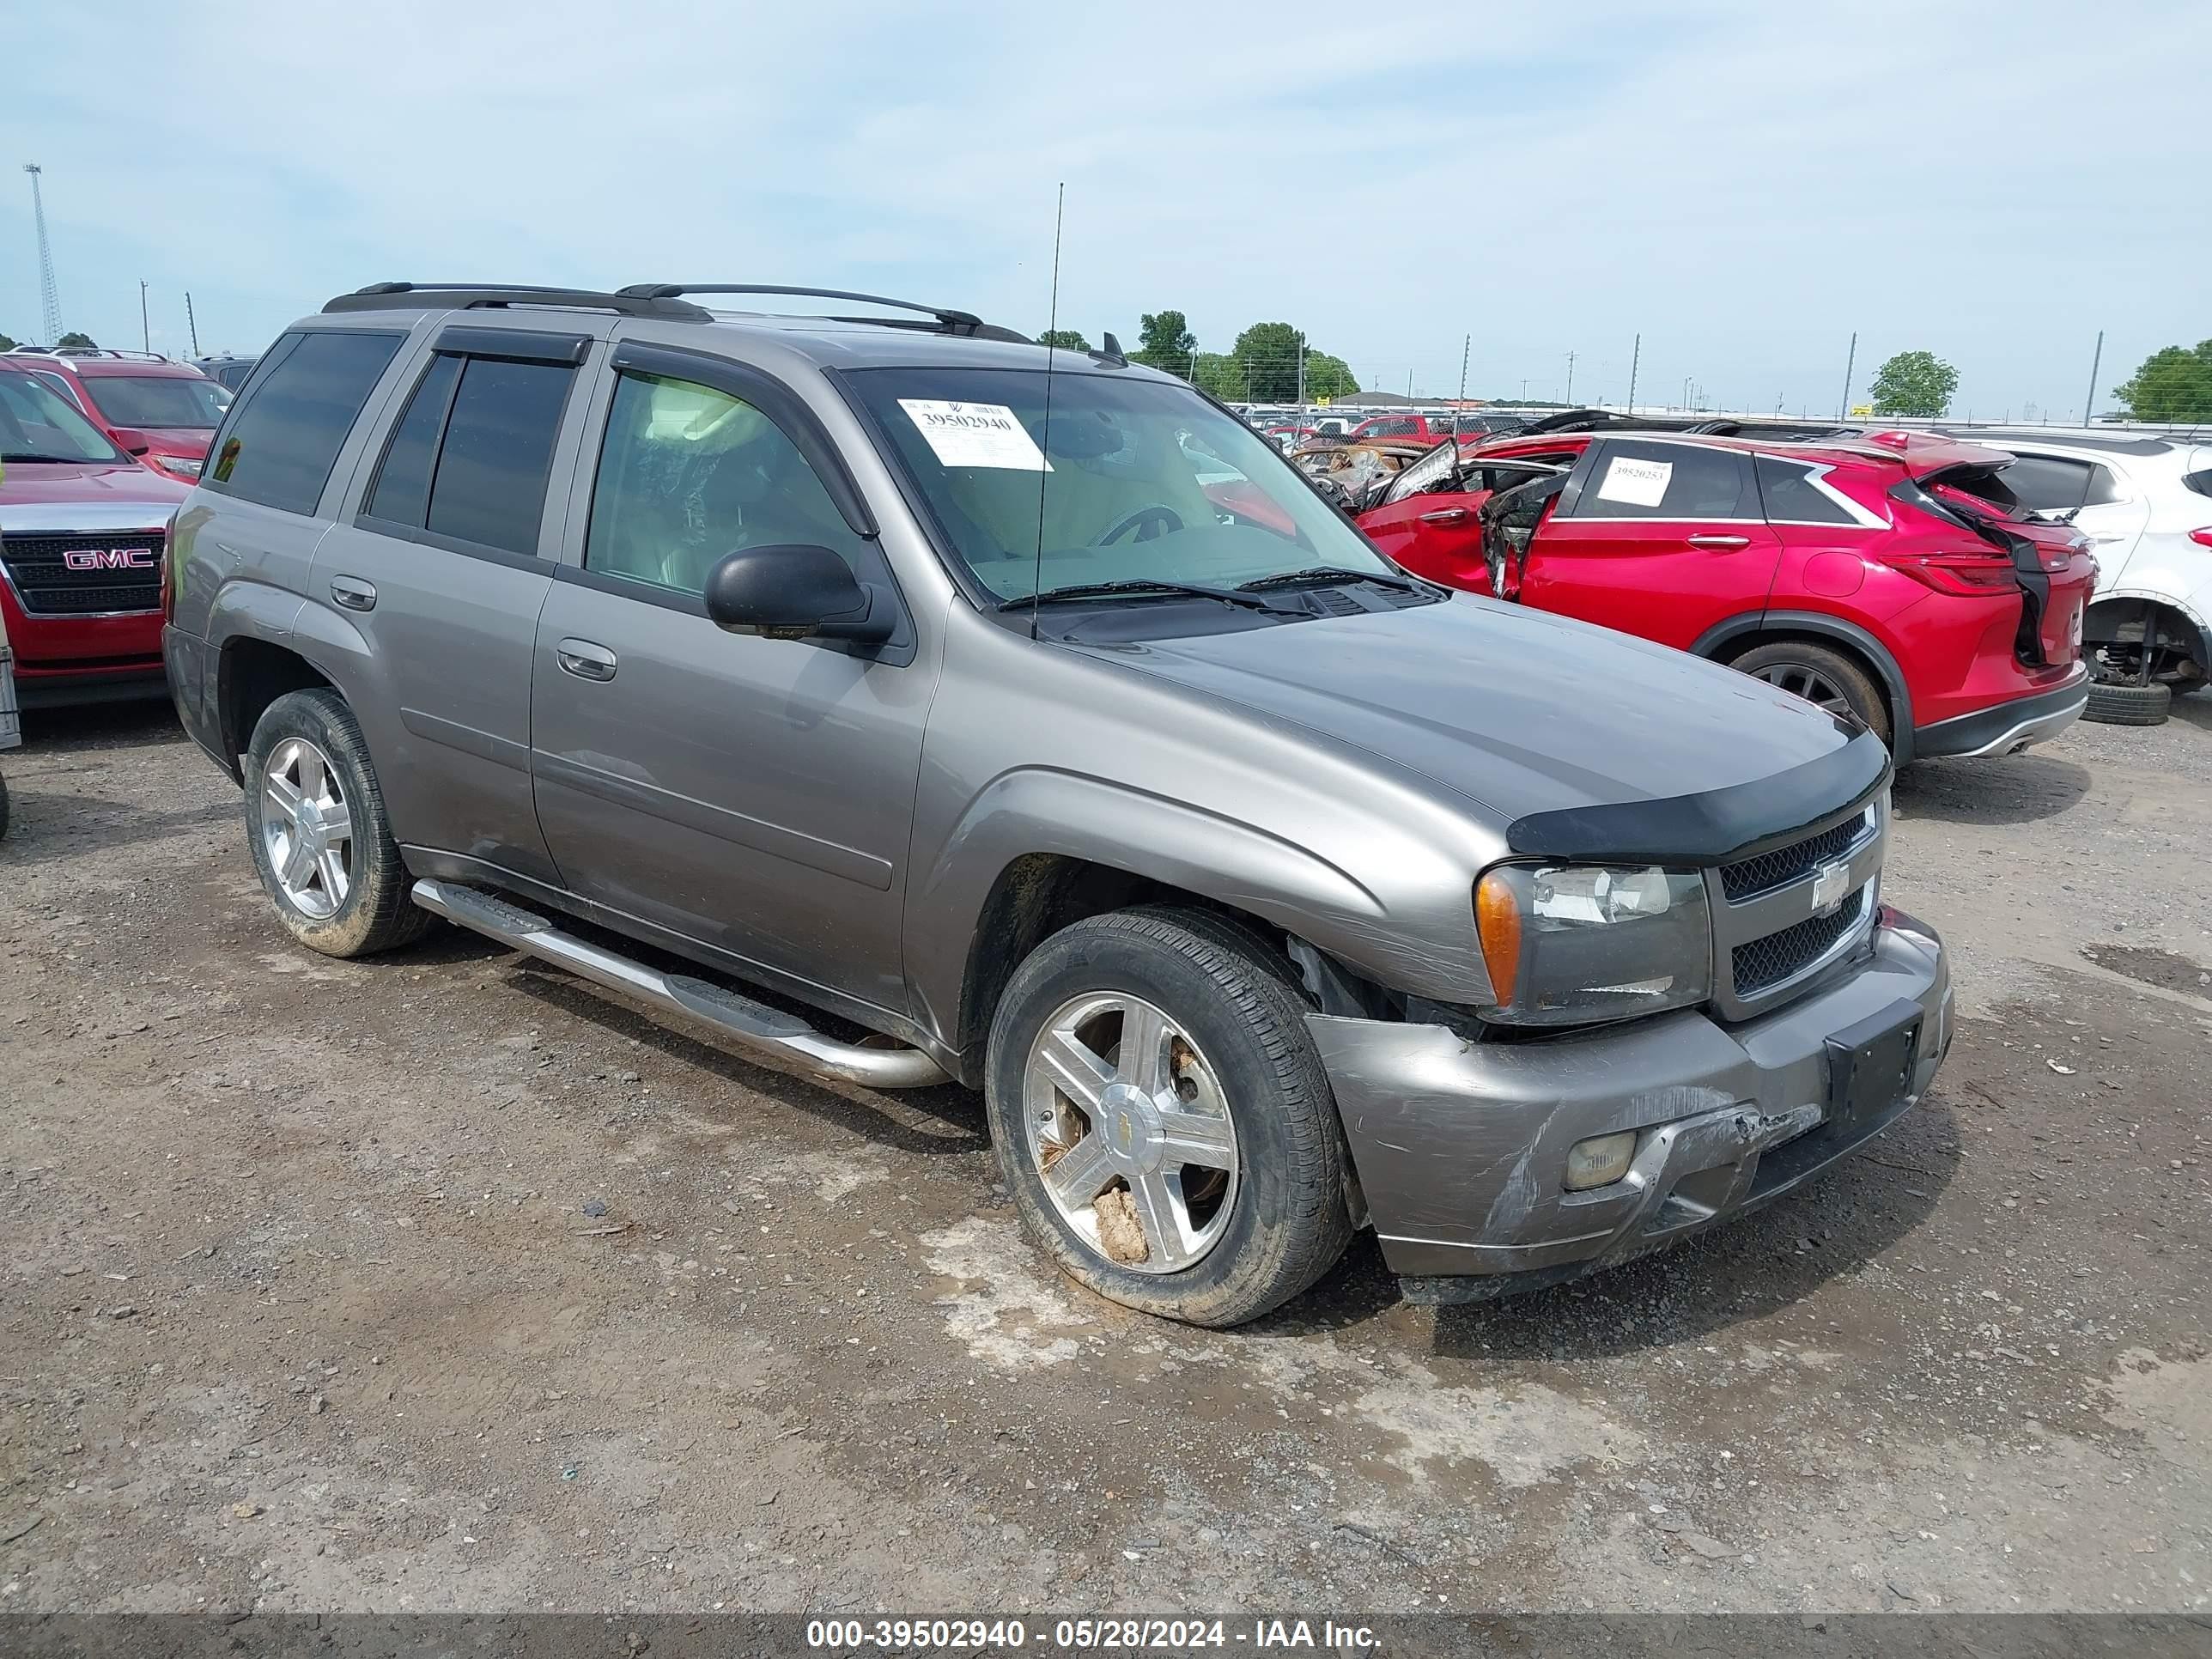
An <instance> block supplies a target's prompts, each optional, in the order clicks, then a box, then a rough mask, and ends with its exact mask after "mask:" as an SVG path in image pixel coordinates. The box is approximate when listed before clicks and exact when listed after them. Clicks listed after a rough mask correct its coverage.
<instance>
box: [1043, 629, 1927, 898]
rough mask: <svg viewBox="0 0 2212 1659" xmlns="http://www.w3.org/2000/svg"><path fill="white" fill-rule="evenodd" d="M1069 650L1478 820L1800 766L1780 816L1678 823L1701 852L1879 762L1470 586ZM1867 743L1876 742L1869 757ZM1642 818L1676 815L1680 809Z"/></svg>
mask: <svg viewBox="0 0 2212 1659" xmlns="http://www.w3.org/2000/svg"><path fill="white" fill-rule="evenodd" d="M1082 648H1084V649H1086V650H1088V651H1091V653H1093V654H1095V655H1097V656H1099V657H1101V658H1103V659H1109V660H1112V661H1116V662H1119V663H1121V664H1122V665H1124V666H1127V667H1129V668H1133V669H1136V670H1139V671H1142V672H1145V673H1148V674H1152V675H1155V676H1158V678H1163V679H1167V680H1171V681H1174V682H1176V683H1177V684H1182V685H1185V686H1188V687H1189V688H1191V689H1192V690H1197V691H1200V692H1204V693H1206V695H1208V696H1213V697H1216V698H1218V699H1220V700H1222V701H1224V702H1231V703H1235V704H1238V705H1241V706H1242V707H1243V708H1248V709H1250V710H1252V711H1254V712H1255V713H1257V714H1261V715H1265V716H1267V717H1270V718H1272V719H1275V720H1289V721H1292V722H1295V723H1296V724H1297V725H1299V726H1304V727H1305V728H1307V729H1309V730H1310V731H1313V732H1318V733H1320V734H1322V735H1323V736H1326V737H1328V738H1334V739H1336V740H1338V741H1340V742H1342V743H1345V744H1351V745H1353V746H1355V747H1357V748H1359V749H1362V750H1366V751H1368V752H1369V753H1370V754H1373V755H1376V756H1378V757H1382V758H1383V759H1385V760H1387V761H1389V762H1392V763H1395V764H1396V765H1397V766H1399V767H1401V768H1403V769H1406V770H1407V771H1410V772H1413V773H1417V774H1419V775H1421V776H1422V777H1424V778H1425V779H1427V780H1429V781H1431V783H1434V784H1437V785H1441V786H1442V787H1444V788H1446V789H1448V790H1449V791H1450V792H1452V793H1454V794H1455V795H1456V796H1458V797H1459V798H1460V799H1461V800H1462V802H1473V803H1474V804H1476V805H1480V806H1481V807H1482V808H1484V809H1486V811H1485V816H1486V817H1488V818H1489V819H1491V820H1492V828H1503V827H1504V826H1506V825H1508V824H1515V823H1517V822H1518V821H1522V820H1527V819H1528V818H1530V817H1532V815H1538V814H1560V813H1568V814H1576V813H1580V812H1581V811H1583V809H1587V808H1590V807H1607V806H1616V805H1624V804H1632V803H1638V802H1653V801H1661V800H1665V801H1670V802H1676V803H1686V802H1696V801H1700V800H1705V799H1708V798H1710V797H1714V796H1718V795H1723V794H1725V793H1726V792H1730V791H1736V790H1738V787H1739V786H1743V785H1764V784H1765V783H1766V782H1767V781H1771V780H1777V779H1778V775H1781V774H1784V773H1793V772H1795V773H1798V774H1800V776H1799V778H1798V780H1797V786H1798V787H1796V788H1794V789H1790V790H1784V791H1778V792H1776V798H1775V799H1773V800H1771V802H1770V803H1769V805H1770V808H1771V813H1774V814H1778V815H1779V817H1780V818H1781V819H1787V820H1790V821H1788V822H1780V821H1778V822H1775V823H1770V824H1760V823H1756V822H1753V823H1748V824H1747V823H1746V822H1745V820H1744V815H1743V811H1742V810H1741V809H1742V806H1743V804H1744V799H1745V797H1744V795H1743V793H1737V794H1735V795H1734V796H1730V797H1729V800H1730V801H1731V803H1732V805H1731V807H1730V811H1729V813H1727V814H1726V815H1724V816H1725V817H1727V820H1728V821H1727V823H1725V824H1723V823H1717V822H1716V823H1708V824H1707V825H1706V826H1705V830H1704V832H1703V833H1702V834H1701V835H1700V836H1696V837H1692V839H1696V840H1699V842H1700V843H1701V844H1702V842H1709V841H1711V842H1715V845H1714V846H1713V847H1711V848H1707V849H1706V850H1705V852H1703V853H1693V852H1692V848H1690V847H1688V846H1687V845H1685V846H1684V847H1682V848H1680V849H1678V850H1680V851H1681V852H1682V853H1683V854H1684V855H1685V856H1714V855H1717V853H1719V852H1725V851H1730V850H1734V848H1735V847H1737V846H1741V845H1742V844H1745V843H1747V842H1750V841H1753V840H1755V839H1758V838H1759V837H1760V836H1764V835H1766V834H1778V833H1780V832H1782V831H1784V830H1786V829H1795V828H1797V827H1799V826H1800V825H1802V823H1806V822H1808V820H1809V819H1810V818H1812V817H1818V816H1820V813H1822V812H1824V811H1828V810H1831V809H1834V810H1841V809H1842V808H1844V807H1845V806H1847V805H1850V804H1851V803H1852V801H1853V800H1854V799H1858V798H1862V797H1863V795H1864V794H1865V793H1867V791H1868V789H1869V787H1871V786H1872V784H1873V783H1874V782H1875V781H1879V778H1880V776H1881V775H1882V773H1883V772H1885V771H1886V769H1887V758H1886V757H1882V755H1881V744H1880V743H1879V742H1878V741H1877V740H1875V739H1872V738H1866V739H1865V743H1864V744H1862V743H1854V742H1853V741H1852V738H1853V730H1852V728H1849V727H1846V726H1844V725H1843V724H1841V723H1840V722H1838V720H1835V719H1834V718H1833V717H1832V716H1831V715H1829V714H1825V713H1823V712H1822V711H1821V710H1820V709H1819V708H1814V706H1813V705H1812V704H1811V703H1808V702H1803V701H1802V700H1801V699H1799V698H1796V697H1793V696H1790V695H1789V694H1787V693H1786V692H1783V691H1780V690H1777V689H1776V688H1774V687H1772V686H1770V685H1768V684H1765V683H1764V682H1763V681H1759V680H1755V679H1753V678H1751V677H1750V676H1749V675H1747V674H1739V673H1736V672H1735V671H1734V670H1732V669H1728V668H1723V667H1721V666H1719V665H1717V664H1713V663H1709V662H1705V661H1704V660H1702V659H1699V658H1696V657H1692V656H1689V655H1687V654H1686V653H1682V652H1679V651H1674V650H1669V649H1668V648H1667V647H1663V646H1657V645H1652V644H1650V643H1649V642H1647V641H1643V640H1638V639H1633V638H1632V637H1630V636H1629V635H1626V634H1616V633H1614V632H1613V631H1612V630H1611V629H1603V628H1597V627H1594V626H1592V625H1590V624H1589V623H1578V622H1573V621H1571V620H1569V619H1568V618H1566V617H1553V616H1548V615H1546V614H1544V613H1543V612H1541V611H1523V610H1522V609H1520V608H1519V607H1518V606H1516V605H1500V604H1498V603H1496V602H1495V601H1492V600H1490V599H1481V598H1479V597H1477V596H1475V595H1473V594H1466V593H1462V594H1458V595H1455V597H1454V598H1453V599H1450V600H1449V601H1448V602H1445V603H1442V604H1437V605H1416V606H1413V607H1409V608H1408V609H1406V610H1402V611H1376V612H1371V613H1369V614H1366V615H1363V616H1359V617H1325V618H1322V619H1319V620H1316V621H1313V622H1305V623H1287V624H1285V625H1283V626H1280V627H1263V628H1254V629H1242V630H1238V631H1236V632H1229V633H1221V634H1214V635H1200V636H1197V637H1193V638H1183V639H1169V640H1160V641H1149V642H1146V643H1145V644H1143V645H1139V646H1136V647H1117V648H1110V649H1109V648H1103V647H1082ZM1866 744H1871V750H1872V754H1873V756H1875V757H1880V758H1876V759H1873V760H1869V758H1868V757H1867V750H1866ZM1846 748H1849V749H1850V750H1852V754H1851V755H1850V757H1849V758H1848V760H1847V759H1846V758H1845V757H1844V754H1843V751H1844V750H1846ZM1808 787H1810V788H1811V789H1812V790H1813V791H1814V798H1812V799H1807V798H1806V797H1805V795H1804V790H1805V789H1806V788H1808ZM1823 792H1825V794H1826V797H1829V798H1820V797H1821V796H1822V794H1823ZM1753 793H1756V792H1753ZM1783 796H1789V797H1790V799H1788V800H1784V799H1782V797H1783ZM1701 815H1702V816H1707V817H1710V816H1711V815H1710V814H1701V811H1700V809H1697V808H1695V807H1692V808H1690V810H1689V816H1690V817H1699V816H1701ZM1618 816H1619V817H1620V820H1621V821H1623V822H1626V821H1627V820H1628V819H1630V818H1632V817H1635V816H1636V815H1632V814H1622V815H1618ZM1656 816H1660V817H1672V818H1673V819H1674V820H1675V821H1677V822H1678V823H1679V822H1680V820H1681V819H1682V817H1683V816H1684V814H1683V812H1682V811H1680V810H1677V811H1674V812H1673V813H1671V814H1661V815H1656ZM1757 816H1758V814H1757V812H1756V811H1754V812H1753V818H1754V819H1755V818H1756V817H1757ZM1739 831H1741V833H1740V834H1739V833H1738V832H1739ZM1716 838H1717V841H1716ZM1513 839H1514V841H1515V842H1516V845H1519V844H1520V842H1521V841H1522V837H1521V836H1517V835H1516V836H1514V837H1513ZM1719 842H1725V843H1726V844H1725V845H1720V844H1719ZM1524 850H1528V851H1532V852H1536V851H1543V850H1545V849H1544V848H1540V847H1536V846H1534V845H1531V846H1528V847H1527V848H1524Z"/></svg>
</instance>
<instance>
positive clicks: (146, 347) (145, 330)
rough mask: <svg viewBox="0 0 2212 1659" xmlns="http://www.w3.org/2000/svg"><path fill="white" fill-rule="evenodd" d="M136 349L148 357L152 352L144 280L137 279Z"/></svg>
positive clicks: (151, 330) (141, 278) (151, 334)
mask: <svg viewBox="0 0 2212 1659" xmlns="http://www.w3.org/2000/svg"><path fill="white" fill-rule="evenodd" d="M138 347H139V349H140V350H142V351H144V352H145V353H147V354H148V355H149V356H151V355H152V354H153V350H154V328H153V325H152V324H150V323H149V322H148V321H147V320H146V279H145V278H144V277H143V276H141V277H140V278H139V279H138Z"/></svg>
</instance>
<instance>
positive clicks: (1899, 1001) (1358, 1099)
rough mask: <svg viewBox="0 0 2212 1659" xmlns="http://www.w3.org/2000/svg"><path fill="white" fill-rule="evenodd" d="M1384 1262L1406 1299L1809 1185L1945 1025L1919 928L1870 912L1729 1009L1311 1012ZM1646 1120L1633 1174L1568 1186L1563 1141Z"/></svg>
mask: <svg viewBox="0 0 2212 1659" xmlns="http://www.w3.org/2000/svg"><path fill="white" fill-rule="evenodd" d="M1307 1024H1309V1026H1310V1028H1311V1030H1312V1032H1313V1036H1314V1040H1315V1042H1316V1043H1317V1044H1318V1045H1319V1047H1320V1049H1321V1057H1322V1064H1323V1065H1324V1066H1326V1067H1327V1068H1328V1075H1329V1082H1330V1084H1331V1085H1332V1087H1333V1088H1334V1091H1335V1093H1336V1103H1337V1110H1338V1112H1339V1114H1340V1116H1341V1117H1342V1119H1343V1121H1344V1130H1345V1135H1346V1139H1347V1141H1348V1142H1349V1144H1350V1146H1351V1150H1352V1161H1353V1164H1354V1167H1355V1168H1356V1169H1357V1170H1358V1176H1359V1183H1360V1187H1361V1188H1362V1190H1363V1192H1364V1195H1365V1198H1366V1200H1367V1205H1368V1210H1369V1213H1370V1216H1371V1218H1373V1221H1374V1224H1375V1230H1376V1233H1377V1235H1378V1236H1379V1237H1380V1238H1381V1241H1382V1244H1383V1259H1384V1261H1387V1262H1388V1263H1389V1266H1390V1267H1391V1269H1392V1270H1393V1271H1394V1272H1395V1273H1399V1274H1401V1275H1402V1276H1404V1278H1405V1279H1406V1280H1407V1295H1408V1297H1410V1298H1411V1299H1413V1300H1416V1301H1431V1302H1438V1301H1442V1302H1449V1301H1468V1300H1476V1299H1480V1298H1484V1297H1492V1296H1498V1295H1504V1294H1509V1293H1510V1292H1512V1291H1522V1290H1531V1289H1535V1288H1537V1287H1539V1286H1541V1285H1547V1284H1553V1283H1556V1282H1558V1281H1559V1280H1561V1279H1571V1278H1574V1277H1576V1276H1577V1275H1579V1274H1581V1273H1587V1272H1589V1271H1590V1270H1591V1269H1593V1268H1595V1267H1605V1266H1608V1265H1611V1264H1613V1263H1615V1262H1619V1261H1626V1260H1628V1259H1629V1258H1630V1257H1632V1256H1637V1255H1643V1254H1644V1252H1646V1251H1648V1250H1653V1249H1662V1248H1663V1247H1665V1246H1666V1245H1668V1244H1672V1243H1676V1242H1677V1241H1679V1240H1680V1239H1682V1238H1684V1237H1687V1236H1689V1235H1690V1234H1691V1233H1693V1232H1696V1231H1700V1230H1702V1229H1703V1228H1705V1227H1707V1226H1710V1225H1713V1224H1715V1223H1717V1222H1719V1221H1722V1220H1725V1219H1727V1218H1729V1217H1731V1216H1735V1215H1741V1214H1744V1213H1746V1212H1748V1211H1750V1210H1752V1209H1754V1208H1756V1207H1758V1206H1759V1205H1762V1204H1765V1203H1766V1202H1768V1201H1769V1200H1772V1199H1776V1198H1778V1197H1780V1196H1781V1195H1782V1194H1784V1193H1787V1192H1789V1191H1790V1190H1791V1189H1792V1188H1796V1187H1797V1186H1799V1185H1801V1184H1802V1183H1803V1182H1806V1181H1808V1180H1809V1179H1811V1178H1812V1177H1813V1176H1816V1175H1818V1174H1819V1173H1820V1171H1821V1170H1825V1169H1826V1168H1827V1167H1828V1166H1829V1165H1830V1164H1833V1163H1834V1162H1835V1161H1836V1160H1837V1159H1838V1158H1842V1157H1843V1156H1844V1154H1846V1153H1848V1152H1851V1151H1852V1150H1854V1149H1855V1148H1856V1147H1857V1146H1860V1145H1862V1144H1863V1143H1864V1142H1865V1141H1867V1140H1869V1139H1872V1138H1873V1137H1874V1136H1875V1135H1877V1134H1879V1133H1881V1131H1882V1130H1884V1129H1886V1128H1887V1127H1889V1125H1890V1124H1891V1123H1893V1121H1896V1119H1897V1118H1898V1117H1899V1115H1902V1114H1903V1113H1904V1112H1905V1110H1906V1109H1907V1108H1909V1107H1910V1106H1911V1104H1912V1103H1913V1102H1914V1101H1916V1100H1917V1099H1918V1098H1919V1097H1920V1096H1921V1094H1922V1092H1923V1091H1924V1090H1925V1089H1926V1088H1927V1087H1928V1085H1929V1080H1930V1079H1932V1078H1933V1077H1934V1076H1935V1074H1936V1066H1938V1065H1939V1064H1940V1063H1941V1062H1942V1058H1943V1055H1944V1053H1945V1051H1946V1050H1947V1049H1948V1048H1949V1047H1950V1042H1951V1024H1952V1009H1951V981H1950V969H1949V966H1948V962H1947V960H1946V958H1945V956H1944V951H1943V946H1942V941H1941V940H1940V939H1937V938H1936V934H1935V933H1934V931H1933V930H1932V929H1930V928H1929V927H1925V926H1924V925H1923V924H1922V923H1920V922H1917V921H1914V920H1912V919H1911V917H1909V916H1906V915H1902V914H1901V913H1899V912H1898V911H1895V910H1889V909H1885V910H1884V911H1883V912H1882V913H1881V920H1880V925H1879V926H1878V927H1876V928H1875V933H1874V935H1873V939H1872V955H1871V957H1863V958H1862V959H1861V960H1860V961H1859V962H1858V963H1857V966H1856V968H1855V969H1854V971H1852V972H1851V973H1850V975H1848V976H1847V977H1844V978H1840V979H1838V980H1837V981H1834V982H1832V983H1831V984H1829V985H1827V986H1826V987H1823V988H1821V989H1819V990H1816V991H1814V992H1812V993H1809V994H1807V995H1805V996H1803V997H1801V998H1799V999H1798V1000H1796V1001H1795V1002H1792V1003H1791V1004H1790V1005H1789V1006H1787V1007H1784V1008H1782V1009H1778V1010H1777V1011H1776V1012H1773V1013H1771V1014H1768V1015H1765V1016H1764V1017H1762V1018H1758V1019H1753V1020H1748V1021H1746V1022H1744V1023H1743V1024H1739V1025H1734V1026H1723V1025H1721V1024H1717V1023H1716V1022H1715V1021H1714V1020H1712V1019H1711V1018H1709V1017H1707V1016H1706V1015H1705V1014H1703V1013H1699V1012H1682V1013H1676V1014H1667V1015H1662V1016H1658V1017H1656V1018H1651V1019H1648V1020H1643V1021H1638V1022H1637V1023H1636V1024H1632V1025H1626V1026H1621V1027H1619V1028H1617V1029H1614V1030H1603V1031H1596V1032H1592V1033H1590V1034H1589V1035H1587V1036H1573V1037H1562V1038H1558V1039H1554V1040H1552V1041H1547V1042H1518V1043H1477V1042H1468V1041H1467V1040H1466V1039H1465V1038H1463V1037H1462V1036H1459V1035H1457V1034H1456V1033H1455V1032H1454V1031H1452V1030H1449V1029H1448V1028H1446V1027H1444V1026H1441V1025H1413V1024H1392V1023H1389V1022H1384V1021H1379V1020H1364V1019H1342V1018H1332V1017H1330V1016H1327V1015H1321V1014H1313V1015H1309V1016H1308V1017H1307ZM1625 1129H1634V1130H1637V1131H1638V1132H1639V1134H1638V1142H1637V1146H1636V1152H1635V1156H1634V1158H1633V1160H1632V1164H1631V1166H1630V1169H1629V1172H1628V1174H1627V1175H1626V1176H1625V1177H1623V1178H1622V1179H1620V1180H1619V1181H1616V1182H1613V1183H1612V1184H1611V1185H1609V1186H1605V1187H1600V1188H1594V1189H1592V1190H1589V1191H1587V1192H1569V1191H1568V1190H1567V1188H1566V1185H1565V1170H1566V1160H1567V1153H1568V1151H1569V1149H1570V1148H1571V1147H1572V1146H1575V1144H1576V1143H1577V1142H1578V1141H1582V1140H1586V1139H1589V1138H1591V1137H1593V1136H1596V1135H1604V1134H1610V1133H1616V1132H1618V1131H1620V1130H1625Z"/></svg>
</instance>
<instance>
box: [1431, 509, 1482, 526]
mask: <svg viewBox="0 0 2212 1659" xmlns="http://www.w3.org/2000/svg"><path fill="white" fill-rule="evenodd" d="M1473 516H1474V514H1472V513H1469V512H1468V510H1467V509H1466V508H1465V507H1438V508H1437V510H1436V511H1435V512H1433V513H1422V514H1421V522H1422V523H1423V524H1465V523H1466V522H1467V521H1468V520H1469V519H1470V518H1472V517H1473Z"/></svg>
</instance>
